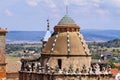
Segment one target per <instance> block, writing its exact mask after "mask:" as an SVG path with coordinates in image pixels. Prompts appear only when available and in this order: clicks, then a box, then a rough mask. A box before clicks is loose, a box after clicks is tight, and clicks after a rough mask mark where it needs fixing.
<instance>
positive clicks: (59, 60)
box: [58, 59, 62, 69]
mask: <svg viewBox="0 0 120 80" xmlns="http://www.w3.org/2000/svg"><path fill="white" fill-rule="evenodd" d="M58 66H59V69H62V60H61V59H58Z"/></svg>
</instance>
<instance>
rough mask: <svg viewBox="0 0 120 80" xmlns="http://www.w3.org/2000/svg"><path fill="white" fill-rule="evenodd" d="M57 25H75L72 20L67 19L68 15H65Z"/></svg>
mask: <svg viewBox="0 0 120 80" xmlns="http://www.w3.org/2000/svg"><path fill="white" fill-rule="evenodd" d="M58 25H76V24H75V22H74V20H73V19H72V18H71V17H69V16H68V15H65V16H64V17H63V18H62V19H61V20H60V22H59V23H58Z"/></svg>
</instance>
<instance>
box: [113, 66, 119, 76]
mask: <svg viewBox="0 0 120 80" xmlns="http://www.w3.org/2000/svg"><path fill="white" fill-rule="evenodd" d="M111 72H112V73H113V76H115V75H116V74H117V73H118V72H119V70H118V69H117V68H112V69H111Z"/></svg>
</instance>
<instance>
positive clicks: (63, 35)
mask: <svg viewBox="0 0 120 80" xmlns="http://www.w3.org/2000/svg"><path fill="white" fill-rule="evenodd" d="M79 29H80V27H79V26H78V25H77V24H75V22H74V21H73V19H71V18H70V17H69V16H68V15H65V16H64V17H63V18H62V19H61V20H60V22H59V23H58V24H57V25H56V26H55V27H54V33H53V35H52V36H51V37H50V38H49V40H48V42H47V43H46V46H45V47H44V48H43V50H42V54H47V55H50V54H51V55H91V54H90V53H89V49H88V46H87V44H86V42H85V40H84V38H83V36H82V34H81V33H79Z"/></svg>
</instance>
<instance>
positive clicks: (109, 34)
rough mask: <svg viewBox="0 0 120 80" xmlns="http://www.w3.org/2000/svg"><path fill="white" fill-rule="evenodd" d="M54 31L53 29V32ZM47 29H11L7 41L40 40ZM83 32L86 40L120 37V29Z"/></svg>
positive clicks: (87, 30)
mask: <svg viewBox="0 0 120 80" xmlns="http://www.w3.org/2000/svg"><path fill="white" fill-rule="evenodd" d="M52 32H53V31H51V33H52ZM45 33H46V31H9V32H8V33H7V36H6V38H7V42H8V43H9V42H18V43H19V42H29V41H30V42H40V40H41V38H43V36H44V35H45ZM81 33H82V34H83V36H84V37H85V40H86V41H99V42H101V41H109V40H113V39H117V38H120V30H94V29H84V30H81Z"/></svg>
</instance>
